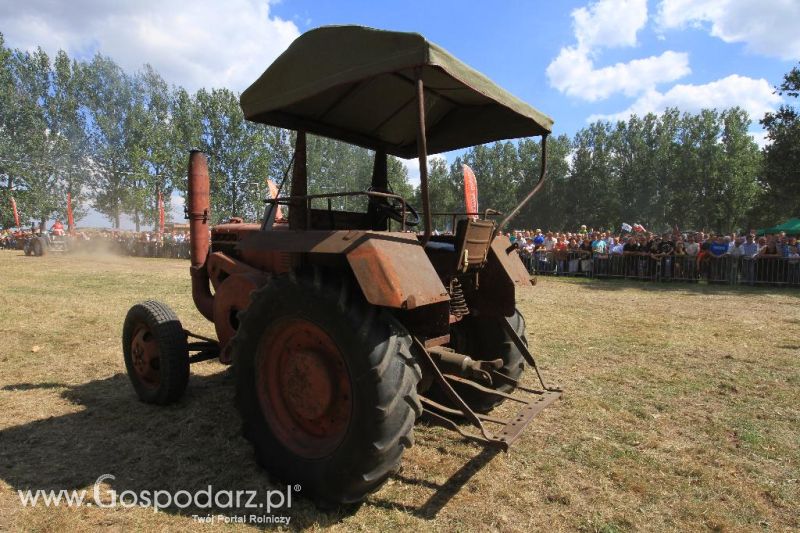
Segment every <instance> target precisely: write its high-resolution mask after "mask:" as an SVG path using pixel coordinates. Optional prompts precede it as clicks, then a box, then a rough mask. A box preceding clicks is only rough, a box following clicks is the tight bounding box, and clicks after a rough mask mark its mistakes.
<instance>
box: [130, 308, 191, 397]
mask: <svg viewBox="0 0 800 533" xmlns="http://www.w3.org/2000/svg"><path fill="white" fill-rule="evenodd" d="M122 351H123V354H124V357H125V368H126V369H127V370H128V377H129V378H130V380H131V383H132V384H133V388H134V390H135V391H136V394H137V395H138V396H139V399H140V400H142V401H143V402H145V403H153V404H157V405H167V404H170V403H174V402H176V401H178V399H179V398H180V397H181V396H182V395H183V393H184V391H185V390H186V385H187V383H188V382H189V345H188V343H187V340H186V333H185V332H184V330H183V326H182V325H181V322H180V320H178V317H177V316H176V315H175V313H174V312H173V311H172V309H170V308H169V307H167V305H166V304H163V303H161V302H156V301H153V300H148V301H146V302H143V303H140V304H136V305H134V306H133V307H131V308H130V310H129V311H128V314H127V316H126V317H125V324H124V325H123V327H122Z"/></svg>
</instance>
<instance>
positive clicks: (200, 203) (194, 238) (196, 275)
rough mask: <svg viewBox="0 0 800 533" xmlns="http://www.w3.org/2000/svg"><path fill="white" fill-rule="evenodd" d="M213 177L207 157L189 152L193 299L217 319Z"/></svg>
mask: <svg viewBox="0 0 800 533" xmlns="http://www.w3.org/2000/svg"><path fill="white" fill-rule="evenodd" d="M209 188H210V179H209V177H208V163H207V161H206V156H205V154H204V153H203V152H201V151H199V150H192V151H191V152H190V153H189V184H188V190H187V207H188V208H187V211H186V213H187V217H188V219H189V239H190V242H189V247H190V248H189V249H190V254H191V267H189V271H190V272H191V275H192V299H193V300H194V305H195V307H197V310H198V311H200V314H201V315H203V316H204V317H206V319H208V320H210V321H212V322H213V321H214V297H213V296H212V295H211V289H210V287H209V280H208V270H207V269H206V258H207V257H208V248H209V221H210V219H211V204H210V199H209Z"/></svg>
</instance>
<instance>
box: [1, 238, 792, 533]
mask: <svg viewBox="0 0 800 533" xmlns="http://www.w3.org/2000/svg"><path fill="white" fill-rule="evenodd" d="M187 270H188V265H187V263H186V262H182V261H175V260H156V259H117V258H112V257H101V258H92V259H90V258H86V257H59V256H56V255H51V256H47V257H45V258H29V257H24V256H22V254H21V253H20V252H0V283H2V291H1V292H0V309H2V313H1V314H0V369H2V370H0V413H2V414H0V529H4V528H9V529H27V530H41V531H63V530H73V529H82V530H83V529H86V528H87V527H88V528H101V527H102V528H111V529H117V530H128V529H140V530H145V529H146V530H160V531H163V530H184V529H188V528H195V527H199V526H198V525H197V524H195V523H194V521H193V520H192V519H191V517H189V516H186V515H185V514H184V515H182V514H180V513H177V512H162V513H158V514H154V513H153V512H152V510H149V509H141V508H137V509H116V510H107V509H98V508H96V507H81V508H72V509H68V508H59V509H54V508H45V507H43V506H38V507H34V508H24V507H22V506H21V505H20V503H19V499H18V497H17V490H18V489H27V488H34V489H36V488H45V489H47V488H58V489H60V488H67V489H71V488H87V487H88V488H90V487H91V485H92V484H93V483H94V480H95V479H96V478H97V477H98V476H99V475H101V474H104V473H111V474H114V475H115V476H116V480H114V481H112V482H110V486H111V487H113V488H114V489H115V490H116V491H118V492H121V491H123V490H128V489H131V490H137V491H138V490H142V489H172V490H178V489H188V490H198V489H201V488H205V487H206V485H208V484H212V485H213V486H214V487H215V488H216V489H220V488H222V489H248V488H255V489H258V490H261V491H265V490H267V489H269V488H274V487H276V486H277V485H273V484H271V483H270V481H269V478H268V476H267V475H266V474H265V473H264V472H262V471H261V470H259V468H258V467H257V466H256V464H255V463H254V460H253V456H252V453H251V450H250V447H249V445H248V443H247V442H246V441H245V440H243V439H242V438H241V436H240V434H239V422H238V417H237V414H236V412H235V410H234V408H233V406H232V394H233V387H232V378H231V376H230V374H229V373H228V372H227V371H226V369H224V368H222V367H220V366H219V365H218V364H217V363H214V362H207V363H201V364H199V365H196V366H194V367H193V368H192V371H193V376H192V379H191V382H190V385H189V390H188V393H187V395H186V396H185V398H184V399H183V400H182V401H181V402H180V403H179V404H177V405H175V406H172V407H169V408H155V407H151V406H147V405H144V404H142V403H139V402H138V401H137V400H136V398H135V396H134V393H133V391H132V389H131V387H130V386H129V384H128V382H127V377H126V376H125V375H124V365H123V362H122V356H121V349H120V342H119V339H120V330H121V326H122V320H123V318H124V315H125V312H126V310H127V308H128V307H129V306H130V305H131V304H132V303H134V302H135V301H138V300H143V299H146V298H157V299H160V300H163V301H165V302H166V303H168V304H169V305H170V306H171V307H173V308H174V309H175V310H176V311H177V313H178V315H179V316H180V317H181V319H182V320H183V322H184V325H185V326H187V327H189V328H191V329H194V330H196V331H198V332H200V333H206V334H210V333H212V331H213V328H212V327H211V325H210V324H207V323H205V322H204V321H203V320H202V318H201V317H200V316H199V314H198V313H197V312H196V311H194V309H193V306H192V303H191V297H190V293H189V278H188V272H187ZM798 304H800V293H798V292H796V291H795V292H790V291H781V290H776V291H767V290H747V289H741V288H736V289H730V290H728V289H716V288H713V287H706V286H687V285H681V286H661V285H652V284H642V283H623V282H591V283H587V282H581V281H564V280H553V279H540V282H539V284H538V285H537V286H536V287H535V288H533V289H532V290H531V291H530V292H529V293H526V294H523V295H521V297H520V307H521V309H522V312H523V314H524V315H525V316H526V318H527V320H528V328H529V333H530V335H529V338H532V339H533V341H534V345H535V347H536V352H537V354H538V355H539V357H540V361H541V364H542V367H543V370H544V373H545V376H546V378H547V379H549V380H550V381H553V382H558V383H559V384H560V385H562V386H563V387H564V389H565V390H566V393H565V396H564V399H563V401H561V402H557V403H556V404H554V406H553V407H551V408H550V409H547V410H546V411H545V412H544V413H543V414H542V415H541V416H540V417H539V418H538V419H537V421H536V422H535V423H534V424H533V425H532V426H531V427H529V428H528V430H527V431H526V434H525V436H524V437H523V438H522V439H521V440H520V441H519V442H518V443H517V444H516V445H515V447H514V448H512V450H511V452H510V453H509V454H499V455H494V454H492V453H488V452H485V451H481V448H480V447H478V446H477V445H474V444H469V443H466V442H464V441H462V440H460V439H458V438H457V437H456V435H454V434H452V433H449V432H447V431H445V430H443V429H440V428H434V427H427V426H418V427H417V431H416V436H417V445H416V446H415V447H414V448H412V449H411V450H409V452H408V453H407V454H406V458H405V468H404V470H403V471H402V472H401V473H400V474H399V475H398V476H396V477H394V478H393V479H392V480H391V481H390V482H389V483H388V484H387V485H386V486H385V487H384V488H383V489H382V490H381V491H379V492H378V493H376V494H375V495H373V496H372V497H371V498H369V500H368V501H367V502H366V503H365V504H364V505H363V506H361V507H360V508H359V509H358V510H356V511H355V512H350V513H347V512H344V511H342V512H333V513H322V512H319V511H317V510H316V509H315V508H314V507H312V506H311V505H310V504H309V503H307V502H306V501H302V500H301V501H299V502H295V505H294V506H293V509H292V511H291V513H290V515H291V516H292V526H293V527H302V528H311V529H322V528H328V527H330V528H332V529H339V530H344V529H347V530H351V529H361V530H390V529H392V530H420V529H424V530H466V531H469V530H484V529H495V530H518V531H531V530H545V529H546V530H576V529H577V530H585V531H608V532H611V531H627V530H642V529H645V530H697V529H702V528H709V529H712V530H720V531H722V530H762V529H777V530H782V529H794V528H800V518H798V509H800V392H798V391H799V390H800V362H798V358H797V355H798V351H799V349H800V338H799V337H798V333H800V327H798V326H800V311H799V309H800V306H799V305H798ZM220 527H225V526H220V525H213V526H202V527H199V528H200V529H203V528H206V529H219V528H220ZM228 527H229V528H231V529H243V528H245V526H228Z"/></svg>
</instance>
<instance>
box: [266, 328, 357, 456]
mask: <svg viewBox="0 0 800 533" xmlns="http://www.w3.org/2000/svg"><path fill="white" fill-rule="evenodd" d="M257 355H258V370H257V378H256V379H257V381H256V384H257V387H258V400H259V403H260V406H261V411H262V413H263V414H264V418H265V419H266V421H267V423H268V424H269V426H270V428H271V429H272V432H273V434H274V435H275V436H276V437H277V438H278V440H280V441H281V443H282V444H283V445H284V446H286V448H288V449H289V450H291V451H292V452H294V453H296V454H297V455H300V456H302V457H305V458H308V459H315V458H319V457H324V456H326V455H329V454H330V453H331V452H333V451H334V450H335V449H336V447H337V446H338V445H339V444H340V443H341V442H342V440H343V439H344V436H345V434H346V433H347V428H348V427H349V425H350V416H351V413H352V387H351V383H350V375H349V373H348V371H347V366H346V365H345V361H344V357H343V356H342V353H341V351H340V350H339V348H338V347H337V346H336V344H335V343H334V342H333V340H332V339H331V338H330V336H329V335H328V334H327V333H325V331H323V330H322V329H321V328H320V327H319V326H317V325H316V324H313V323H312V322H309V321H307V320H304V319H299V318H294V319H290V320H284V321H281V322H280V323H277V324H275V325H273V326H272V327H271V328H270V329H269V331H267V332H266V333H265V335H264V336H263V337H262V339H261V342H260V343H259V347H258V354H257Z"/></svg>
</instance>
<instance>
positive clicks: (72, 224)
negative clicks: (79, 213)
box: [67, 193, 75, 235]
mask: <svg viewBox="0 0 800 533" xmlns="http://www.w3.org/2000/svg"><path fill="white" fill-rule="evenodd" d="M67 231H68V233H69V234H70V235H74V234H75V219H74V218H73V216H72V195H71V194H70V193H67Z"/></svg>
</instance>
